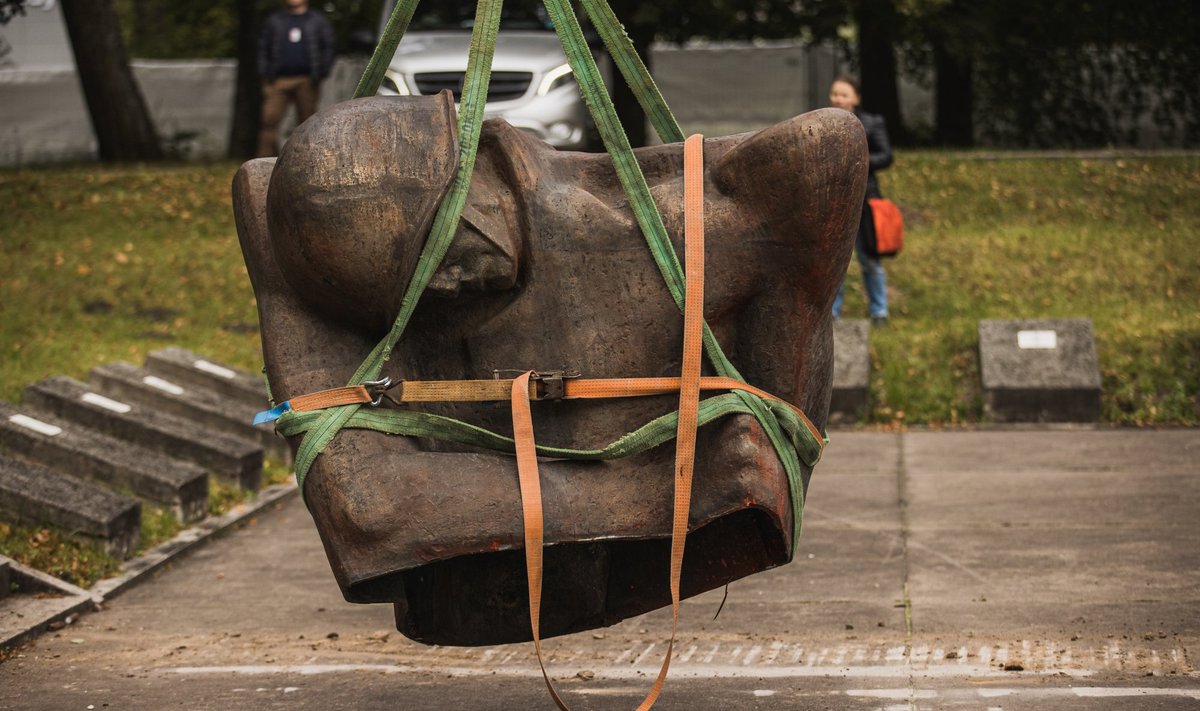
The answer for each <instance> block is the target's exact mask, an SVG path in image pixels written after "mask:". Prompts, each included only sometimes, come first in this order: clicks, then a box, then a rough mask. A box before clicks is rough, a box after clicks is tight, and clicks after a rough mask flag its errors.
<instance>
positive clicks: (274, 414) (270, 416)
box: [251, 402, 292, 425]
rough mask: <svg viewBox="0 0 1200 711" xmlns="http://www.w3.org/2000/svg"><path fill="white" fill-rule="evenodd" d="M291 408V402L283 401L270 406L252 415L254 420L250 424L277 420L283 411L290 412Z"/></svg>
mask: <svg viewBox="0 0 1200 711" xmlns="http://www.w3.org/2000/svg"><path fill="white" fill-rule="evenodd" d="M291 409H292V403H291V402H285V403H283V404H282V405H277V406H275V407H273V408H271V409H270V410H263V411H262V412H260V413H258V414H257V415H255V416H254V420H253V422H252V423H251V424H255V425H261V424H263V423H265V422H274V421H275V420H278V419H279V418H280V417H282V416H283V414H284V413H286V412H290V411H291Z"/></svg>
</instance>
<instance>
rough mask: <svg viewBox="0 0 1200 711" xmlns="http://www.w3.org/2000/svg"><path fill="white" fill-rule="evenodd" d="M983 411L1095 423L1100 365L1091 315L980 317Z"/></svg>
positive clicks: (1005, 418)
mask: <svg viewBox="0 0 1200 711" xmlns="http://www.w3.org/2000/svg"><path fill="white" fill-rule="evenodd" d="M979 376H980V382H981V385H982V387H983V411H984V414H986V415H987V416H989V417H991V418H992V419H993V420H995V421H997V422H1097V421H1099V419H1100V396H1101V388H1100V385H1101V383H1100V365H1099V361H1098V359H1097V357H1096V337H1095V333H1094V332H1093V329H1092V322H1091V320H1090V319H1057V320H1020V321H998V320H984V321H980V322H979Z"/></svg>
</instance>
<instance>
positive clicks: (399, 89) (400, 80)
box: [383, 70, 412, 96]
mask: <svg viewBox="0 0 1200 711" xmlns="http://www.w3.org/2000/svg"><path fill="white" fill-rule="evenodd" d="M383 88H384V89H387V90H388V91H391V92H393V93H395V94H396V95H398V96H408V95H410V94H411V93H412V92H411V91H409V90H408V84H406V83H404V77H403V76H401V75H400V73H399V72H393V71H391V70H388V71H386V72H384V73H383Z"/></svg>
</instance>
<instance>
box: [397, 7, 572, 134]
mask: <svg viewBox="0 0 1200 711" xmlns="http://www.w3.org/2000/svg"><path fill="white" fill-rule="evenodd" d="M384 5H385V6H384V15H383V17H384V20H385V21H386V19H387V17H388V16H389V15H390V14H391V7H392V6H393V5H394V2H387V3H385V4H384ZM469 5H471V6H473V5H474V3H470V4H469ZM466 7H467V6H465V5H463V4H460V3H444V4H438V5H434V8H433V11H432V12H427V13H424V14H421V13H420V11H418V15H417V16H416V17H414V18H413V21H412V23H411V24H410V25H409V29H408V31H407V32H405V34H404V38H403V39H402V40H401V41H400V46H399V47H398V48H397V49H396V54H395V56H393V57H392V61H391V63H390V64H389V65H388V69H387V72H386V73H385V75H384V80H383V84H382V85H381V86H380V88H379V94H380V95H381V96H408V95H417V94H436V93H438V92H440V91H442V90H443V89H450V90H451V91H453V92H454V98H455V100H456V101H457V100H458V99H459V98H460V96H461V94H462V88H463V86H462V85H463V77H464V76H465V75H466V70H467V54H468V50H469V48H470V45H471V24H472V22H473V19H474V18H473V16H472V14H471V13H470V12H468V11H467V10H466V9H465V8H466ZM471 9H473V8H471ZM539 9H540V7H539ZM464 16H465V17H464ZM485 114H486V116H487V117H489V118H491V117H494V116H499V117H501V118H503V119H505V120H506V121H508V122H509V123H510V124H512V125H513V126H514V127H515V128H519V129H521V130H523V131H527V132H529V133H530V134H532V135H534V136H536V137H537V138H539V139H541V140H543V141H545V142H546V143H548V144H550V145H552V146H554V147H556V148H562V149H566V150H584V149H585V148H586V147H587V145H588V143H589V118H588V113H587V107H586V106H585V105H584V103H583V98H582V97H581V96H580V93H579V85H578V84H576V83H575V77H574V74H573V73H572V71H571V67H570V65H568V64H567V58H566V55H564V54H563V50H562V45H561V44H560V43H559V39H558V35H556V34H555V33H554V30H553V28H552V27H551V26H550V24H549V21H548V20H547V19H546V18H545V16H544V11H543V13H536V12H530V13H516V14H514V15H513V16H502V17H501V21H500V33H499V35H498V37H497V39H496V50H495V56H494V57H493V60H492V77H491V81H490V83H489V84H488V99H487V107H486V109H485Z"/></svg>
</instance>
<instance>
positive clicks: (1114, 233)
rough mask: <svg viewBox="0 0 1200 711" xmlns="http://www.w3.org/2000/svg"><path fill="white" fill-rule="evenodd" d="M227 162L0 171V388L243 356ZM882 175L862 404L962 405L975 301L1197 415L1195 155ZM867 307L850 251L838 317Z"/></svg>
mask: <svg viewBox="0 0 1200 711" xmlns="http://www.w3.org/2000/svg"><path fill="white" fill-rule="evenodd" d="M235 168H236V166H234V165H233V164H228V163H224V164H215V165H208V166H173V167H170V166H169V167H130V168H100V167H97V166H92V165H88V166H82V167H72V168H51V169H36V170H29V169H26V170H19V171H3V172H0V210H3V213H4V216H5V219H4V220H3V221H0V244H3V247H4V248H3V250H2V251H0V304H3V318H2V319H0V348H2V349H3V355H2V356H0V399H6V400H9V401H16V400H17V399H19V397H20V391H21V388H22V387H24V385H25V384H27V383H30V382H33V381H34V380H37V379H40V378H43V377H46V376H48V375H52V374H59V373H62V374H67V375H71V376H74V377H77V378H85V377H86V375H87V372H88V370H89V369H91V368H92V367H93V366H96V365H99V364H101V363H106V362H111V361H114V360H129V361H134V362H140V361H141V360H142V359H143V358H144V357H145V355H146V353H147V352H149V351H151V350H154V349H156V348H161V347H163V346H166V345H180V346H183V347H186V348H189V349H192V350H194V351H196V352H199V353H202V354H205V355H206V356H209V357H211V358H215V359H218V360H220V361H222V362H225V363H229V364H232V365H236V366H240V367H243V368H247V369H250V370H258V369H259V368H260V367H261V356H260V353H259V343H258V333H257V328H256V324H257V317H256V312H255V308H254V295H253V293H252V292H251V290H250V285H249V281H248V279H247V277H246V272H245V267H244V266H243V263H242V258H241V252H240V250H239V248H238V244H237V236H236V233H235V230H234V226H233V217H232V211H231V208H230V189H229V185H230V179H231V176H232V175H233V172H234V170H235ZM881 181H882V183H883V189H884V191H885V192H886V193H887V195H888V196H889V197H892V198H893V199H895V200H896V201H897V202H898V203H900V204H901V205H902V206H903V208H904V211H905V214H906V218H907V220H908V229H907V235H906V236H907V246H906V250H905V252H904V253H903V254H902V255H901V256H900V257H899V258H898V259H895V260H891V261H889V262H888V263H887V266H888V279H889V289H890V292H891V301H892V305H891V306H892V319H891V324H890V326H889V327H888V328H886V329H882V330H877V331H874V332H873V333H872V351H873V358H874V361H875V364H874V366H875V367H874V371H873V376H872V392H873V401H874V402H873V408H872V412H871V413H870V415H869V418H868V420H869V421H870V422H875V423H889V422H896V421H903V422H906V423H928V424H955V423H971V422H978V421H980V419H981V418H982V417H983V414H982V408H981V399H980V393H979V385H978V381H979V365H978V354H977V350H976V343H977V336H976V328H977V323H978V321H979V320H980V319H985V318H998V319H1008V318H1071V317H1088V318H1091V319H1092V320H1093V322H1094V325H1095V331H1096V338H1097V349H1098V352H1099V358H1100V368H1101V374H1102V378H1103V386H1104V417H1105V419H1106V420H1108V421H1110V422H1114V423H1138V424H1149V423H1186V424H1196V423H1197V421H1198V419H1200V413H1198V403H1197V397H1198V395H1197V394H1198V392H1200V314H1198V313H1197V308H1196V306H1197V304H1200V249H1198V248H1197V246H1196V242H1197V234H1198V233H1200V158H1195V157H1169V156H1164V157H1154V158H1125V159H1119V160H1082V159H1075V158H1066V159H1048V160H1035V159H1008V160H1003V159H1002V160H980V159H971V158H969V157H968V158H964V157H962V156H960V155H954V156H952V155H949V154H945V155H943V154H938V153H936V152H902V153H900V154H899V156H898V159H897V161H896V164H895V166H894V167H893V168H892V169H890V170H888V171H886V172H884V173H882V174H881ZM865 315H866V309H865V305H864V299H863V294H862V287H861V280H860V278H859V276H858V266H857V264H856V263H852V264H851V267H850V275H849V277H848V293H847V300H846V308H845V312H844V316H845V317H846V318H856V317H865Z"/></svg>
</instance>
